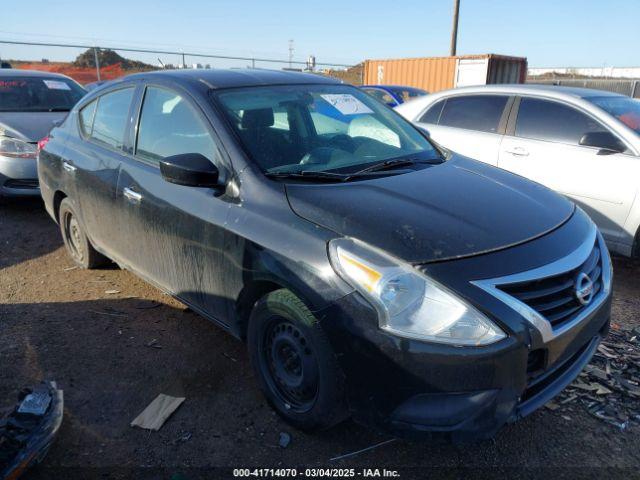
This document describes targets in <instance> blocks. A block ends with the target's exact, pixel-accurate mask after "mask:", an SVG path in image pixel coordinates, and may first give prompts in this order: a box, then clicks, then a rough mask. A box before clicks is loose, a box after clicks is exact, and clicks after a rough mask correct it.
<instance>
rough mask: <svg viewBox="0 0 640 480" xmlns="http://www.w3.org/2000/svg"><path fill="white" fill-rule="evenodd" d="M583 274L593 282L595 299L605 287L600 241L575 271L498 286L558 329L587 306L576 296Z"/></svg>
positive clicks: (593, 296) (592, 297)
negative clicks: (577, 285) (579, 277)
mask: <svg viewBox="0 0 640 480" xmlns="http://www.w3.org/2000/svg"><path fill="white" fill-rule="evenodd" d="M581 273H585V274H587V275H588V276H589V278H590V279H591V281H592V282H593V294H592V295H591V301H593V299H594V298H595V297H596V296H597V294H598V292H600V290H602V287H603V283H602V282H603V281H602V256H601V252H600V247H599V245H598V242H597V241H596V243H595V245H594V246H593V249H592V250H591V253H590V255H589V257H588V258H587V259H586V260H585V261H584V262H583V263H582V264H581V265H580V266H578V267H577V268H574V269H573V270H569V271H568V272H565V273H562V274H559V275H554V276H551V277H545V278H540V279H536V280H529V281H525V282H519V283H511V284H506V285H497V288H499V289H500V290H502V291H503V292H505V293H508V294H509V295H511V296H512V297H514V298H516V299H518V300H519V301H521V302H522V303H525V304H526V305H528V306H529V307H531V308H532V309H533V310H535V311H536V312H538V313H539V314H540V315H542V316H543V317H544V318H546V319H547V320H548V321H549V323H550V324H551V326H552V328H553V329H556V328H560V327H562V326H563V325H565V324H566V323H568V322H571V321H572V320H573V319H574V318H575V317H576V316H577V315H579V314H580V312H581V311H582V309H584V308H585V307H586V306H587V305H583V304H582V303H581V302H580V301H578V297H577V296H576V281H577V279H578V276H579V275H580V274H581Z"/></svg>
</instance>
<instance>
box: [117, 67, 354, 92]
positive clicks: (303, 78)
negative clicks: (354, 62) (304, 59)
mask: <svg viewBox="0 0 640 480" xmlns="http://www.w3.org/2000/svg"><path fill="white" fill-rule="evenodd" d="M135 78H144V79H166V80H174V81H184V80H187V81H197V82H201V83H204V84H205V85H207V86H208V87H209V88H213V89H218V88H234V87H255V86H266V85H292V84H319V83H320V84H332V85H333V84H340V83H342V81H341V80H337V79H335V78H330V77H324V76H322V75H318V74H314V73H302V72H288V71H283V70H263V69H253V68H247V69H228V70H222V69H220V70H218V69H181V70H157V71H155V72H145V73H136V74H133V75H129V76H127V77H124V79H135Z"/></svg>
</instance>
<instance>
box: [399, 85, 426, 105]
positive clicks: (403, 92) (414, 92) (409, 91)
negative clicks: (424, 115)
mask: <svg viewBox="0 0 640 480" xmlns="http://www.w3.org/2000/svg"><path fill="white" fill-rule="evenodd" d="M390 90H391V91H393V93H395V94H396V95H398V96H399V97H400V98H402V101H403V102H408V101H409V100H413V99H414V98H418V97H423V96H425V95H426V94H427V92H425V91H424V90H420V89H419V88H397V87H390Z"/></svg>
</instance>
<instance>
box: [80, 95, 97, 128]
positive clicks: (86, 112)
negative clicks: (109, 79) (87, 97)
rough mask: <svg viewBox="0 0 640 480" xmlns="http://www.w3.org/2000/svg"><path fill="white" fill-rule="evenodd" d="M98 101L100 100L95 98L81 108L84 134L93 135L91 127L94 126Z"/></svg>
mask: <svg viewBox="0 0 640 480" xmlns="http://www.w3.org/2000/svg"><path fill="white" fill-rule="evenodd" d="M97 103H98V101H97V100H94V101H93V102H91V103H90V104H88V105H85V106H84V107H82V110H80V113H79V117H80V128H81V129H82V133H83V134H84V135H87V136H89V135H91V127H92V126H93V114H94V113H95V111H96V104H97Z"/></svg>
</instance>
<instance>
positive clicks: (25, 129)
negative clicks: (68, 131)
mask: <svg viewBox="0 0 640 480" xmlns="http://www.w3.org/2000/svg"><path fill="white" fill-rule="evenodd" d="M68 113H69V112H0V135H6V136H7V137H14V138H18V139H20V140H24V141H25V142H37V141H38V140H40V139H42V138H43V137H45V136H46V135H47V134H48V133H49V131H50V130H51V129H52V128H53V126H54V123H55V122H57V121H60V120H63V119H64V118H65V117H66V116H67V114H68Z"/></svg>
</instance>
